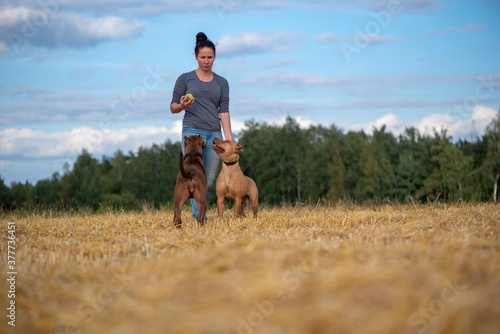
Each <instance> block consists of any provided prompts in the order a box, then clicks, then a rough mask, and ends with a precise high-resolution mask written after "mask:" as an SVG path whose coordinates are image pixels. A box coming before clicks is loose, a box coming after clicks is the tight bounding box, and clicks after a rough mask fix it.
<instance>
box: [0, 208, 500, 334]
mask: <svg viewBox="0 0 500 334" xmlns="http://www.w3.org/2000/svg"><path fill="white" fill-rule="evenodd" d="M208 219H209V223H208V224H207V225H206V226H205V227H201V228H200V227H198V226H197V225H195V221H194V220H193V219H190V215H189V212H188V211H187V208H186V210H185V211H184V212H183V220H184V222H185V224H184V226H183V228H182V230H177V229H174V228H172V227H171V222H172V220H173V213H172V212H170V211H166V210H159V211H149V212H137V213H109V214H100V215H93V214H88V215H86V214H79V215H72V216H69V215H68V216H64V215H63V214H57V215H56V214H50V213H45V214H43V215H30V216H27V217H26V216H24V217H21V216H19V217H15V216H14V217H13V216H8V215H6V214H4V215H3V217H2V221H3V223H2V235H3V236H6V235H7V234H8V232H7V227H6V225H7V222H8V221H15V222H16V242H17V243H16V247H17V248H16V266H17V267H16V269H17V281H16V296H15V302H16V306H17V308H16V323H15V324H16V326H15V327H12V326H10V325H8V324H7V321H8V318H7V319H6V317H5V315H3V316H2V318H3V319H4V320H2V322H1V324H0V330H1V331H2V332H8V333H10V332H12V333H54V334H59V333H94V334H95V333H111V334H114V333H116V334H128V333H130V334H135V333H148V334H149V333H221V334H224V333H273V334H275V333H276V334H279V333H287V334H288V333H297V334H298V333H332V334H341V333H342V334H347V333H356V334H359V333H362V334H363V333H368V334H369V333H373V334H381V333H488V334H490V333H499V332H500V242H499V232H500V207H499V206H498V205H493V204H481V205H472V204H460V205H451V206H449V205H446V206H445V205H439V204H435V205H409V206H402V205H392V206H380V207H347V206H334V207H326V206H318V207H314V206H311V207H307V206H297V207H289V208H276V209H273V208H267V209H262V210H261V211H260V212H259V217H258V218H257V219H253V218H242V219H235V218H233V213H232V212H230V211H226V212H225V216H224V218H223V219H221V220H218V219H217V218H216V210H215V209H212V210H210V211H209V212H208ZM6 240H7V239H6V238H5V237H4V238H3V241H2V243H1V251H2V254H3V255H2V260H1V262H0V264H1V267H2V270H4V268H6V267H7V264H6V256H5V254H7V241H6ZM6 271H7V270H4V272H6ZM3 282H4V283H3V285H2V293H1V295H2V300H5V298H6V296H7V291H8V289H9V288H8V286H7V283H6V281H5V280H4V281H3ZM2 304H3V305H4V307H3V309H4V313H5V314H7V311H6V310H5V305H7V302H3V303H2Z"/></svg>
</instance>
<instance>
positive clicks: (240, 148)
mask: <svg viewBox="0 0 500 334" xmlns="http://www.w3.org/2000/svg"><path fill="white" fill-rule="evenodd" d="M236 148H237V149H238V150H240V151H241V152H243V151H245V148H244V147H243V146H241V145H240V144H236Z"/></svg>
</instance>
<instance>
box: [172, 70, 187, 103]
mask: <svg viewBox="0 0 500 334" xmlns="http://www.w3.org/2000/svg"><path fill="white" fill-rule="evenodd" d="M186 86H187V75H186V73H183V74H181V75H180V76H179V77H178V78H177V80H176V81H175V85H174V91H173V92H172V101H171V102H170V104H172V103H180V102H181V97H182V96H183V95H184V94H185V93H186V89H187V88H186Z"/></svg>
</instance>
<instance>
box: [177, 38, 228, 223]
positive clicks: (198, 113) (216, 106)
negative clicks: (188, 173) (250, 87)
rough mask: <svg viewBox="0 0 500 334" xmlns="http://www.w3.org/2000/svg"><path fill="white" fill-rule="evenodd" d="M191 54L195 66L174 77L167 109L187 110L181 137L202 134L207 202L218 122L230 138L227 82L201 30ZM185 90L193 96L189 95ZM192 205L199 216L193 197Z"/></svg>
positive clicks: (215, 161) (214, 167) (213, 172)
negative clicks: (170, 100) (219, 71)
mask: <svg viewBox="0 0 500 334" xmlns="http://www.w3.org/2000/svg"><path fill="white" fill-rule="evenodd" d="M194 54H195V59H196V60H197V61H198V68H197V69H196V70H194V71H191V72H187V73H183V74H181V76H179V78H177V81H176V82H175V86H174V91H173V94H172V102H171V104H170V111H171V112H172V114H177V113H180V112H181V111H183V110H185V111H186V112H185V113H184V118H183V120H182V138H184V136H192V135H198V134H199V135H201V136H202V137H203V140H204V142H205V147H204V149H203V167H204V168H205V172H206V173H207V185H208V191H207V203H208V199H209V198H210V193H211V191H212V187H213V184H214V181H215V177H216V175H217V170H218V169H219V156H218V155H217V153H215V151H214V150H212V141H213V139H214V138H216V137H217V138H219V139H220V138H222V133H221V125H222V131H224V136H225V139H227V140H233V136H232V133H231V120H230V118H229V85H228V82H227V80H226V79H224V78H223V77H221V76H220V75H218V74H216V73H214V72H213V71H212V66H213V64H214V60H215V45H214V43H212V41H210V40H209V39H208V38H207V36H206V35H205V34H204V33H202V32H200V33H198V34H197V35H196V46H195V48H194ZM188 94H192V96H193V97H192V98H189V97H188ZM182 153H184V145H182ZM191 206H192V208H193V217H194V218H195V219H198V204H197V203H196V201H195V200H194V199H191ZM205 219H206V217H205Z"/></svg>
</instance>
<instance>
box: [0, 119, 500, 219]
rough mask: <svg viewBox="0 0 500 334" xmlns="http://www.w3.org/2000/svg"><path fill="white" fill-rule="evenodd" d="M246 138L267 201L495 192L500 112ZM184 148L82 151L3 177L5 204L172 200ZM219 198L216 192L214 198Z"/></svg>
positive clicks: (278, 130) (249, 161)
mask: <svg viewBox="0 0 500 334" xmlns="http://www.w3.org/2000/svg"><path fill="white" fill-rule="evenodd" d="M239 143H240V144H241V145H243V146H244V147H245V151H244V152H242V153H241V154H240V166H241V167H242V169H243V172H244V173H245V174H246V175H248V176H250V177H251V178H253V179H254V180H255V182H256V183H257V186H258V188H259V202H260V203H261V204H267V205H283V204H296V203H313V204H315V203H318V202H320V203H325V204H326V203H336V202H338V201H352V202H355V203H366V202H370V203H386V202H392V203H394V202H410V201H416V202H418V201H422V202H427V201H446V202H457V201H471V202H485V201H495V202H496V201H497V200H498V186H499V183H500V181H499V178H500V112H499V113H498V114H497V116H496V117H495V118H494V119H493V120H492V122H491V123H490V125H489V126H488V127H487V128H486V130H485V132H484V135H483V136H482V137H481V138H476V139H475V140H473V141H470V142H469V141H466V140H459V141H458V142H453V140H452V138H451V137H449V136H448V135H447V133H446V131H437V130H434V134H433V135H422V134H421V133H419V131H418V130H417V129H415V128H407V129H406V130H405V131H404V133H403V134H401V135H399V136H395V135H394V134H392V133H391V132H387V131H386V127H385V126H383V127H381V128H380V129H373V132H372V133H371V134H367V133H365V132H364V131H359V132H353V131H350V132H347V133H343V132H342V131H341V130H339V129H338V128H336V127H335V126H331V127H330V128H325V127H322V126H312V127H310V128H308V129H301V128H300V127H299V125H298V123H297V122H296V121H295V120H293V119H291V118H289V119H287V121H286V123H285V124H284V125H282V126H276V125H269V124H267V123H262V124H259V123H255V122H253V121H251V122H247V127H246V130H244V131H242V133H240V134H239ZM180 149H181V144H180V142H176V143H172V142H171V141H167V142H165V143H164V144H161V145H156V144H155V145H153V146H152V147H141V148H140V149H139V150H138V152H131V151H130V152H128V153H127V154H124V153H123V152H121V151H120V150H118V151H116V153H115V154H114V156H113V157H106V156H103V157H102V158H101V159H100V160H98V159H96V158H95V157H93V156H92V155H91V154H89V153H88V152H87V151H85V150H84V151H82V153H81V154H80V155H79V156H78V158H77V159H76V161H75V163H74V164H73V167H72V168H70V166H69V165H67V166H66V168H65V170H64V172H63V173H62V174H60V173H54V174H53V175H52V177H51V178H48V179H45V180H41V181H38V182H37V183H36V184H35V185H32V184H30V183H28V182H26V183H16V182H14V183H12V184H11V185H10V186H7V185H5V184H4V181H3V179H2V178H1V177H0V199H1V203H0V207H1V208H2V209H3V210H13V209H33V208H53V209H77V208H81V207H85V208H89V209H92V210H100V209H107V208H112V209H117V210H120V209H124V210H140V209H141V208H143V207H145V205H146V206H147V207H150V208H151V207H153V206H154V207H157V208H162V207H164V208H165V207H171V205H172V203H173V196H174V186H175V180H176V177H177V172H178V171H179V151H180ZM215 197H216V196H215V191H214V192H213V194H212V198H211V203H212V204H213V203H214V202H215Z"/></svg>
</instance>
